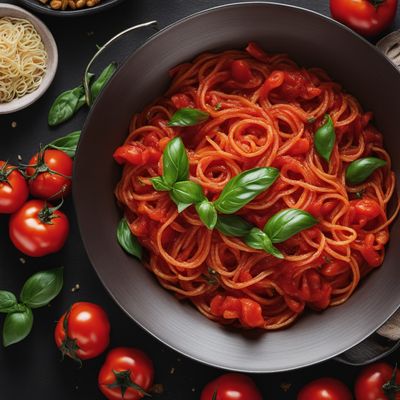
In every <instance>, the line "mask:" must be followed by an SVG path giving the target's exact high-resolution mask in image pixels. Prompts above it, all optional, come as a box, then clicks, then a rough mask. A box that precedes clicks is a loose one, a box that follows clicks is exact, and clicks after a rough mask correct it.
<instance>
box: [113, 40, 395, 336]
mask: <svg viewBox="0 0 400 400" xmlns="http://www.w3.org/2000/svg"><path fill="white" fill-rule="evenodd" d="M170 75H171V77H172V83H171V85H170V87H169V89H168V90H167V92H166V93H165V94H164V95H163V96H162V97H160V98H159V99H157V100H156V101H154V102H153V103H152V104H151V105H149V106H148V107H146V108H145V109H144V110H143V112H141V113H139V114H135V115H134V116H133V118H132V121H131V124H130V133H129V136H128V137H127V139H126V142H125V145H130V144H135V145H137V146H140V148H141V149H142V150H143V149H148V150H149V152H150V154H151V156H148V157H141V158H140V159H138V160H136V161H134V162H132V163H129V162H128V163H126V164H125V166H124V169H123V174H122V179H121V181H120V182H119V184H118V186H117V188H116V197H117V199H118V201H119V203H120V204H121V205H122V207H123V208H124V211H125V217H126V218H127V220H128V222H129V226H130V229H131V232H132V233H133V234H134V235H135V236H136V237H137V238H138V240H139V241H140V243H141V244H142V245H143V246H144V247H145V248H147V249H148V258H147V260H146V262H145V264H146V267H147V268H148V269H149V270H150V271H151V272H152V273H154V275H155V276H156V277H157V279H158V280H159V282H160V283H161V285H162V286H163V287H164V288H166V289H168V290H171V291H173V292H174V293H175V294H176V295H177V297H178V298H180V299H189V300H190V301H191V302H192V303H193V304H194V305H195V306H196V307H197V308H198V310H199V311H200V312H202V313H203V314H204V315H205V316H207V317H208V318H210V319H212V320H215V321H219V322H221V323H223V324H234V325H236V326H242V327H245V328H254V327H258V328H264V329H267V330H272V329H279V328H282V327H285V326H287V325H289V324H291V323H292V322H293V321H294V320H295V319H296V318H297V317H298V316H299V315H300V314H301V313H302V312H303V311H304V309H305V308H306V307H308V308H311V309H314V310H322V309H325V308H327V307H329V306H335V305H339V304H342V303H344V302H345V301H346V300H347V299H348V298H349V297H350V295H351V294H352V293H353V292H354V290H355V288H356V287H357V285H358V283H359V281H360V279H362V278H363V277H365V276H366V275H367V274H368V273H369V272H370V271H371V270H373V269H374V268H377V267H379V266H380V265H381V264H382V262H383V259H384V253H385V248H384V247H385V244H386V243H387V242H388V240H389V230H388V227H389V224H390V223H391V222H392V221H393V219H394V218H395V216H396V214H397V212H398V206H397V207H396V210H395V211H394V213H393V215H392V216H391V217H388V216H387V208H388V203H389V200H390V199H391V197H392V195H393V192H394V188H395V176H394V173H393V172H392V171H391V164H390V157H389V155H388V153H387V152H386V150H385V149H384V148H383V144H382V135H381V133H380V132H379V131H378V130H377V129H376V128H375V127H374V126H373V125H372V124H371V119H372V114H371V113H369V112H367V113H365V112H363V110H362V108H361V106H360V104H359V103H358V101H357V100H356V99H355V98H354V97H353V96H351V95H349V94H348V93H346V92H345V91H343V90H342V88H341V86H340V85H339V84H338V83H335V82H333V81H332V80H331V79H330V78H329V76H328V75H327V74H326V73H325V72H324V71H323V70H321V69H317V68H312V69H304V68H300V67H298V66H297V65H296V64H295V63H294V62H293V61H292V60H291V59H289V58H288V56H287V55H284V54H275V55H273V54H267V53H265V52H264V51H263V50H262V49H261V48H259V47H258V46H257V45H256V44H255V43H250V44H249V45H248V47H247V48H246V51H238V50H231V51H225V52H222V53H217V54H214V53H205V54H202V55H200V56H198V57H197V58H196V59H195V60H194V61H193V62H190V63H184V64H181V65H179V66H177V67H176V68H174V69H172V70H171V71H170ZM183 107H193V108H197V109H200V110H203V111H205V112H207V113H209V115H210V118H209V119H208V120H207V121H206V122H203V123H201V124H200V125H196V126H189V127H170V126H168V121H169V120H170V119H171V116H172V115H173V114H174V113H175V112H176V111H177V110H178V109H180V108H183ZM326 114H329V115H330V116H331V118H332V121H333V123H334V127H335V133H336V142H335V146H334V149H333V152H332V155H331V159H330V161H329V163H327V162H326V161H325V160H323V159H322V158H321V157H320V156H319V155H318V153H317V152H316V151H315V149H314V145H313V137H314V133H315V132H316V130H317V129H318V128H319V127H320V126H321V125H322V124H323V122H324V116H325V115H326ZM176 136H180V137H181V138H182V140H183V142H184V144H185V147H186V149H187V151H188V157H189V162H190V179H191V180H192V181H194V182H196V183H198V184H200V185H201V186H202V188H203V190H204V193H205V194H206V196H207V198H208V199H209V200H210V201H213V200H215V199H217V198H218V196H219V194H220V193H221V191H222V189H223V188H224V187H225V185H226V184H227V182H228V181H229V180H230V179H231V178H232V177H234V176H236V175H237V174H239V173H240V172H242V171H244V170H248V169H250V168H255V167H261V166H272V167H276V168H278V169H279V170H280V176H279V178H278V179H277V180H276V182H275V183H274V184H273V185H272V186H271V187H270V188H269V189H268V190H267V191H265V192H263V193H261V194H260V195H258V196H257V197H256V198H255V199H254V200H253V201H251V202H250V203H249V204H247V205H246V206H245V207H243V208H242V209H241V210H239V211H238V212H237V213H236V214H237V215H240V216H241V217H243V218H244V219H246V220H247V221H248V222H250V223H252V224H253V225H255V226H257V227H258V228H260V229H262V227H263V226H264V225H265V223H266V221H267V220H268V219H269V218H270V217H271V216H272V215H274V214H275V213H277V212H278V211H280V210H282V209H286V208H297V209H303V210H306V211H308V212H309V213H311V214H312V215H313V216H314V217H316V218H317V219H318V225H316V226H314V227H312V228H310V229H307V230H304V231H302V232H300V233H298V234H296V235H295V236H293V237H291V238H290V239H288V240H287V241H285V242H284V243H281V244H278V245H277V247H278V248H279V250H280V251H281V252H282V253H283V255H284V259H283V260H281V259H278V258H275V257H274V256H272V255H270V254H268V253H266V252H263V251H261V250H255V249H252V248H250V247H248V246H247V245H246V244H245V243H244V242H243V241H242V240H241V239H240V238H235V237H228V236H225V235H223V234H222V233H220V232H219V231H218V230H216V229H214V230H208V229H207V228H206V227H205V226H204V225H203V224H202V222H201V221H200V219H199V217H198V215H197V213H196V211H195V209H194V207H193V206H192V207H189V208H187V209H186V210H184V211H183V212H182V213H180V214H179V213H178V211H177V207H176V205H175V204H174V203H173V202H172V201H171V199H170V197H169V196H168V193H166V192H163V191H155V190H154V188H153V186H152V184H151V181H150V178H151V177H155V176H159V175H161V174H162V159H161V154H162V151H163V150H164V148H165V146H166V144H167V143H168V142H169V141H170V140H171V139H172V138H174V137H176ZM371 155H374V156H376V157H379V158H381V159H383V160H385V161H386V162H387V164H386V166H385V167H384V168H380V169H379V170H377V171H375V172H374V173H373V174H372V175H371V176H370V177H369V178H368V179H367V180H366V181H364V182H363V183H362V184H358V185H353V186H350V185H347V184H346V181H345V172H346V167H347V166H348V165H349V163H351V162H352V161H354V160H356V159H359V158H360V157H367V156H371Z"/></svg>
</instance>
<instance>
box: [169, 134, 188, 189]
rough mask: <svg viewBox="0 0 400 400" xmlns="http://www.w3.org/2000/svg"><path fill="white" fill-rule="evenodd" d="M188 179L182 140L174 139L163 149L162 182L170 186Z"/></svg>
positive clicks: (186, 161)
mask: <svg viewBox="0 0 400 400" xmlns="http://www.w3.org/2000/svg"><path fill="white" fill-rule="evenodd" d="M188 178H189V159H188V156H187V154H186V149H185V146H184V145H183V142H182V139H181V138H180V137H176V138H174V139H172V140H171V141H170V142H169V143H168V144H167V146H166V147H165V150H164V153H163V180H164V183H165V184H166V185H170V186H172V185H173V184H174V183H175V182H179V181H186V180H187V179H188Z"/></svg>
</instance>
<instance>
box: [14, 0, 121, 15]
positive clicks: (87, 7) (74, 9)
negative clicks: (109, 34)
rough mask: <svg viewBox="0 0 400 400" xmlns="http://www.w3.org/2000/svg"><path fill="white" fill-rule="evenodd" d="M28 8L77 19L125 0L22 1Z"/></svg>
mask: <svg viewBox="0 0 400 400" xmlns="http://www.w3.org/2000/svg"><path fill="white" fill-rule="evenodd" d="M20 1H21V2H22V3H24V4H25V5H26V6H27V7H29V8H31V9H32V10H34V11H38V12H41V13H44V14H51V15H55V16H59V17H75V16H80V15H86V14H90V13H93V12H99V11H103V10H106V9H107V8H110V7H113V6H115V5H117V4H118V3H121V2H122V1H124V0H20Z"/></svg>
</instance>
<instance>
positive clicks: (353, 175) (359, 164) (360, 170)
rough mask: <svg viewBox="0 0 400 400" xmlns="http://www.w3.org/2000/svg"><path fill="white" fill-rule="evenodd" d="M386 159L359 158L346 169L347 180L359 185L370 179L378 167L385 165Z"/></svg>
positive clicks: (351, 183)
mask: <svg viewBox="0 0 400 400" xmlns="http://www.w3.org/2000/svg"><path fill="white" fill-rule="evenodd" d="M386 164H387V163H386V161H385V160H382V159H381V158H377V157H365V158H359V159H358V160H355V161H353V162H352V163H351V164H350V165H349V166H348V167H347V169H346V181H347V183H349V184H350V185H358V184H360V183H363V182H364V181H365V180H366V179H368V178H369V177H370V176H371V175H372V174H373V172H375V171H376V170H377V169H378V168H381V167H384V166H385V165H386Z"/></svg>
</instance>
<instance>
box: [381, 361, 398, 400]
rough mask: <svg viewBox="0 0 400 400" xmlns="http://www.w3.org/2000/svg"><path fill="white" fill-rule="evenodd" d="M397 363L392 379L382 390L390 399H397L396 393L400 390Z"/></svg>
mask: <svg viewBox="0 0 400 400" xmlns="http://www.w3.org/2000/svg"><path fill="white" fill-rule="evenodd" d="M396 374H397V364H396V365H395V366H394V368H393V373H392V377H391V378H390V381H388V382H386V383H384V384H383V385H382V390H383V392H384V393H385V396H386V397H387V398H388V399H389V400H396V393H398V392H400V385H398V384H397V383H396Z"/></svg>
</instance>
